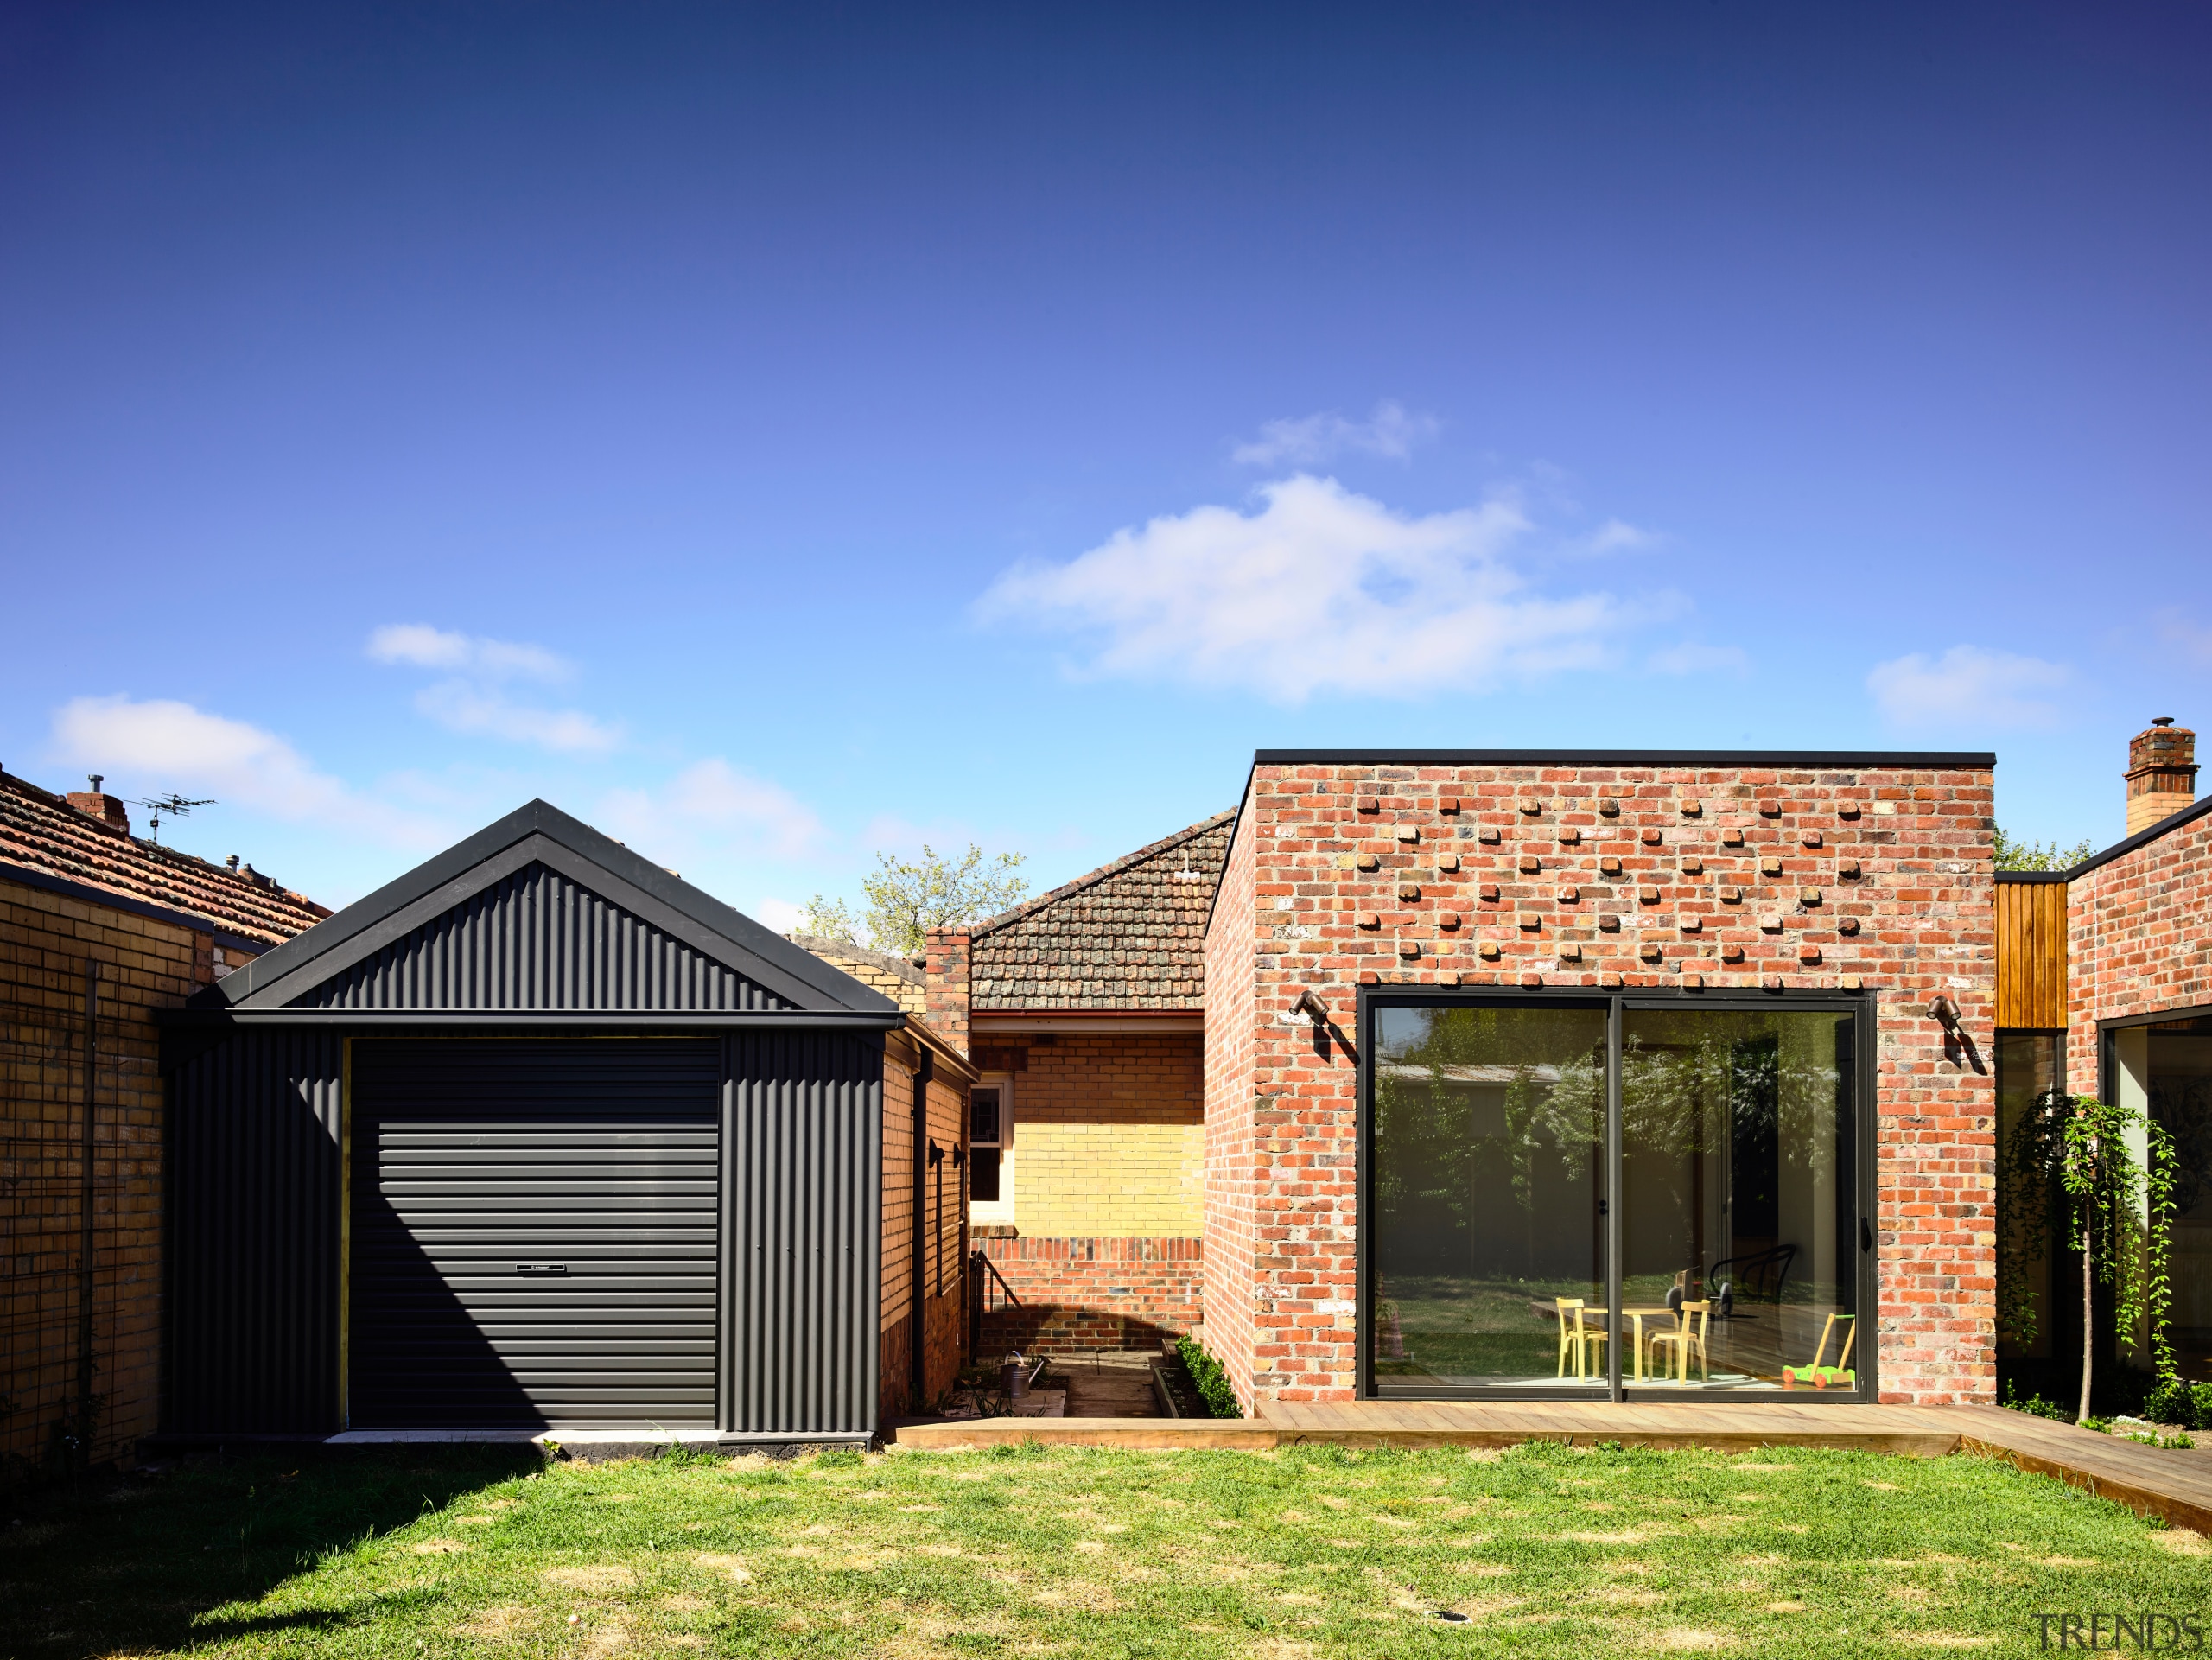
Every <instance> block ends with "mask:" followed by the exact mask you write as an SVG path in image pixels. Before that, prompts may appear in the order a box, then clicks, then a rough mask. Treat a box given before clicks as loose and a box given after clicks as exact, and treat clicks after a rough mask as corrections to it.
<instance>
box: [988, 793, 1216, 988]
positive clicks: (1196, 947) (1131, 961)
mask: <svg viewBox="0 0 2212 1660" xmlns="http://www.w3.org/2000/svg"><path fill="white" fill-rule="evenodd" d="M1234 817H1236V815H1235V813H1233V812H1224V813H1217V814H1215V815H1214V816H1213V817H1211V818H1209V819H1206V820H1205V821H1203V822H1202V823H1199V824H1193V825H1192V826H1191V827H1190V828H1189V829H1188V830H1178V831H1176V832H1175V834H1174V835H1173V836H1167V837H1166V838H1165V839H1164V840H1161V841H1158V842H1154V843H1153V844H1152V845H1151V846H1150V847H1145V848H1139V849H1137V850H1136V851H1135V853H1132V854H1129V855H1127V856H1126V857H1124V858H1120V859H1116V860H1115V861H1114V862H1113V863H1112V864H1109V865H1104V866H1102V867H1101V868H1098V869H1096V870H1094V871H1092V872H1091V873H1090V875H1087V876H1078V877H1077V878H1076V880H1075V881H1071V882H1070V883H1068V884H1067V885H1066V886H1065V887H1056V888H1054V889H1053V890H1052V892H1051V893H1049V894H1039V896H1038V897H1037V898H1035V899H1033V900H1030V901H1029V902H1028V903H1027V904H1026V905H1020V906H1015V907H1014V909H1013V910H1011V911H1008V912H1007V913H1005V914H1004V915H1002V916H996V917H993V918H992V919H990V920H989V921H988V922H984V923H979V924H978V925H976V929H975V931H974V933H973V935H972V943H971V944H970V946H969V1007H970V1008H973V1009H976V1010H978V1011H980V1010H984V1009H1008V1008H1039V1009H1043V1008H1161V1009H1196V1008H1203V1007H1204V1006H1205V956H1204V952H1205V926H1206V912H1207V910H1208V909H1209V908H1210V907H1211V906H1212V904H1213V890H1214V887H1215V886H1216V885H1217V883H1218V882H1219V881H1221V863H1222V861H1223V859H1224V858H1225V857H1227V856H1228V853H1229V827H1230V820H1231V819H1232V818H1234Z"/></svg>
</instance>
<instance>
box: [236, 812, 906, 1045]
mask: <svg viewBox="0 0 2212 1660" xmlns="http://www.w3.org/2000/svg"><path fill="white" fill-rule="evenodd" d="M214 993H215V995H218V996H219V998H220V999H221V1002H222V1003H223V1004H226V1005H228V1006H229V1007H230V1008H232V1009H234V1010H236V1011H238V1012H239V1013H242V1014H246V1013H251V1014H267V1015H271V1016H274V1015H277V1014H279V1013H280V1012H281V1013H283V1014H321V1015H322V1016H324V1017H326V1018H327V1017H336V1018H340V1019H344V1018H348V1017H353V1018H358V1017H360V1016H365V1015H379V1014H381V1015H392V1014H407V1015H410V1016H422V1015H430V1016H433V1017H435V1016H439V1015H448V1016H450V1015H467V1016H471V1017H475V1018H482V1017H485V1016H498V1015H505V1014H533V1015H556V1016H557V1015H575V1014H594V1015H621V1016H634V1015H639V1014H652V1015H656V1016H659V1015H668V1014H682V1015H694V1016H697V1015H711V1016H715V1017H716V1018H717V1019H718V1020H728V1019H730V1018H733V1017H737V1018H744V1019H748V1020H750V1019H759V1018H762V1017H766V1018H767V1019H769V1020H771V1021H772V1020H777V1019H790V1018H792V1017H798V1018H801V1019H804V1017H807V1016H823V1015H833V1016H836V1015H842V1016H859V1017H866V1018H868V1020H869V1021H872V1022H874V1023H880V1024H883V1025H895V1024H897V1022H898V1019H899V1010H898V1006H897V1005H896V1004H895V1003H893V1002H892V1001H891V1000H890V999H889V998H887V997H886V996H884V995H882V994H881V993H880V992H878V991H875V990H874V989H871V988H869V987H868V986H865V985H863V984H861V983H860V982H859V981H857V980H855V979H854V978H853V977H852V976H850V975H849V974H845V973H842V972H841V971H839V970H837V969H836V968H834V967H833V966H831V965H830V964H827V963H825V962H823V960H822V959H821V958H820V957H816V956H814V955H813V954H812V953H811V952H810V951H805V950H803V949H802V948H801V947H799V946H798V945H795V944H791V941H789V940H787V939H785V938H783V937H782V936H780V935H779V934H777V933H775V932H772V931H771V930H769V929H767V928H765V927H763V926H761V925H760V924H759V923H757V922H755V921H753V919H751V918H750V917H747V916H744V915H742V914H741V913H738V912H737V911H734V910H733V909H731V908H730V907H729V906H727V905H725V904H723V903H722V902H721V900H718V899H715V897H713V895H711V894H706V893H704V892H702V891H701V890H700V889H698V888H696V887H692V886H691V884H690V883H689V882H687V881H683V879H682V878H680V877H678V876H677V875H674V874H673V873H671V872H670V871H667V870H664V869H663V868H661V867H660V866H658V865H657V864H654V863H652V862H650V861H648V860H646V859H643V858H640V857H639V855H637V854H634V853H632V852H631V851H630V849H627V848H626V847H624V846H623V845H622V844H621V843H619V842H616V841H614V840H613V838H611V837H609V836H603V835H601V833H600V832H599V831H597V830H594V829H592V827H591V826H590V825H588V824H583V823H582V822H581V821H580V820H577V819H575V818H571V817H569V815H568V814H567V813H564V812H563V811H561V810H560V809H559V808H557V807H556V806H553V805H550V803H548V802H544V801H532V802H531V803H529V804H528V805H525V806H522V807H518V808H517V809H516V810H515V811H513V812H511V813H509V814H508V815H507V816H506V817H504V818H502V819H499V821H498V822H497V823H495V824H489V825H486V827H485V828H484V829H482V830H479V831H478V832H477V833H476V834H475V835H474V836H470V837H468V838H467V840H466V841H464V842H461V843H457V844H456V845H455V846H454V847H451V848H448V849H447V850H446V851H445V852H443V853H441V854H439V855H437V856H436V857H435V858H433V859H429V860H428V861H426V862H423V864H420V865H418V866H416V868H414V869H413V870H410V871H409V872H408V873H407V874H406V875H404V876H402V877H400V878H399V879H398V880H397V881H391V882H388V883H386V884H385V886H384V887H380V888H378V890H377V891H376V892H375V893H373V894H370V895H369V896H368V897H367V898H365V899H364V900H359V902H358V903H356V904H353V905H349V906H346V908H345V909H344V910H342V911H340V912H339V913H337V914H336V915H335V916H333V917H331V918H329V919H327V920H326V921H323V922H321V923H318V924H317V925H315V927H313V928H311V929H309V930H308V932H306V933H303V934H302V935H300V936H299V937H298V938H295V939H292V940H290V941H288V942H287V943H286V944H283V945H280V946H278V947H277V949H276V950H275V951H270V952H269V953H268V954H267V955H266V956H264V957H259V958H257V959H256V960H255V961H254V962H252V963H251V964H248V965H247V966H246V967H245V968H244V969H242V970H238V972H237V973H235V974H232V976H230V977H229V978H228V979H226V980H224V981H222V982H221V983H219V985H218V986H217V987H215V988H214ZM202 995H203V996H205V995H207V994H204V993H203V994H202Z"/></svg>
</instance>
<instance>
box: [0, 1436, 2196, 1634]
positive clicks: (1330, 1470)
mask: <svg viewBox="0 0 2212 1660" xmlns="http://www.w3.org/2000/svg"><path fill="white" fill-rule="evenodd" d="M7 1514H8V1515H9V1516H10V1517H13V1518H20V1519H16V1520H14V1521H12V1522H11V1523H10V1525H7V1526H5V1527H4V1528H0V1654H4V1655H7V1656H10V1657H22V1660H36V1657H47V1656H52V1657H63V1656H67V1657H78V1656H84V1655H95V1654H99V1655H105V1654H110V1653H116V1652H118V1651H120V1652H130V1653H168V1652H174V1651H178V1650H195V1651H200V1650H204V1651H207V1652H211V1653H223V1654H264V1653H267V1654H277V1653H282V1654H313V1655H318V1656H321V1655H331V1656H337V1655H380V1656H387V1657H401V1660H405V1657H414V1656H422V1655H456V1654H463V1653H467V1654H472V1655H474V1654H482V1655H493V1656H499V1655H506V1654H551V1655H563V1656H568V1655H574V1656H580V1657H610V1656H613V1655H616V1654H649V1653H670V1652H680V1651H684V1650H692V1651H700V1652H709V1653H721V1654H748V1655H749V1654H774V1655H804V1656H807V1657H824V1656H833V1655H855V1656H857V1655H897V1656H944V1657H975V1656H984V1655H1005V1656H1008V1657H1016V1656H1045V1655H1114V1656H1119V1655H1158V1656H1162V1657H1166V1656H1176V1657H1183V1656H1198V1657H1204V1656H1230V1655H1236V1656H1255V1657H1261V1660H1302V1657H1313V1660H1325V1657H1331V1656H1337V1655H1375V1656H1383V1655H1389V1656H1394V1657H1395V1656H1407V1655H1428V1654H1439V1655H1443V1654H1475V1653H1480V1654H1497V1653H1504V1652H1513V1653H1519V1654H1529V1655H1538V1654H1544V1655H1551V1654H1577V1655H1580V1654H1621V1655H1631V1654H1633V1655H1646V1654H1649V1653H1652V1652H1654V1651H1665V1650H1688V1651H1698V1650H1713V1651H1720V1652H1730V1653H1735V1654H1739V1655H1745V1656H1783V1655H1787V1656H1814V1655H1836V1656H1846V1655H1848V1656H1853V1657H1859V1656H1865V1655H1869V1654H1891V1653H1896V1654H1915V1653H1920V1654H1924V1653H1926V1652H1928V1651H1929V1649H1931V1648H1938V1649H1940V1648H1980V1649H1981V1650H1983V1651H1985V1652H1989V1653H1994V1654H2026V1653H2032V1652H2036V1651H2037V1624H2036V1620H2035V1619H2034V1616H2035V1615H2036V1614H2037V1613H2038V1612H2065V1611H2075V1612H2082V1613H2085V1614H2086V1613H2088V1612H2091V1611H2092V1610H2100V1611H2104V1612H2110V1611H2112V1610H2114V1609H2119V1610H2122V1611H2127V1612H2133V1611H2134V1610H2136V1609H2139V1608H2141V1607H2144V1606H2152V1607H2156V1608H2159V1609H2164V1610H2169V1611H2172V1612H2184V1613H2194V1614H2196V1615H2198V1616H2200V1617H2201V1618H2202V1619H2203V1621H2204V1623H2205V1624H2206V1625H2212V1558H2208V1557H2207V1555H2205V1545H2204V1542H2202V1541H2201V1540H2198V1539H2197V1538H2196V1536H2194V1535H2189V1534H2175V1533H2162V1532H2160V1531H2158V1530H2155V1529H2153V1528H2152V1527H2151V1526H2150V1525H2148V1524H2146V1523H2144V1522H2142V1521H2141V1520H2139V1519H2138V1518H2137V1517H2134V1516H2133V1515H2132V1514H2130V1513H2129V1512H2127V1511H2123V1510H2121V1509H2120V1508H2119V1507H2118V1506H2116V1505H2113V1504H2107V1503H2104V1502H2102V1501H2100V1500H2096V1499H2092V1498H2086V1497H2084V1496H2082V1495H2081V1494H2079V1493H2076V1492H2074V1491H2069V1490H2068V1489H2065V1488H2063V1487H2061V1486H2059V1485H2056V1484H2055V1483H2052V1482H2050V1481H2047V1480H2044V1479H2038V1478H2035V1477H2031V1476H2024V1475H2022V1474H2019V1473H2018V1472H2016V1471H2014V1470H2012V1469H2011V1468H2010V1467H2009V1466H2004V1465H2001V1464H1998V1463H1994V1462H1988V1461H1984V1460H1973V1459H1966V1458H1952V1459H1942V1460H1927V1461H1920V1460H1902V1459H1886V1458H1881V1457H1876V1456H1873V1455H1870V1454H1862V1453H1834V1452H1800V1451H1770V1452H1767V1453H1763V1454H1759V1455H1757V1456H1753V1457H1746V1458H1740V1459H1732V1458H1724V1457H1721V1456H1719V1455H1717V1454H1708V1453H1643V1452H1633V1451H1631V1452H1620V1451H1611V1450H1605V1449H1599V1450H1597V1451H1593V1452H1578V1451H1570V1450H1567V1449H1564V1448H1560V1447H1551V1446H1548V1445H1541V1444H1532V1445H1530V1446H1528V1447H1521V1448H1517V1449H1515V1450H1513V1451H1511V1452H1508V1453H1503V1454H1502V1455H1500V1454H1497V1453H1476V1454H1469V1453H1450V1452H1440V1453H1365V1454H1347V1453H1342V1452H1339V1451H1338V1450H1336V1449H1332V1448H1320V1449H1313V1450H1299V1451H1286V1452H1283V1453H1279V1454H1251V1453H1173V1454H1169V1453H1103V1452H1091V1451H1087V1450H1079V1449H1063V1450H1055V1451H1050V1452H1047V1451H1040V1450H1038V1449H1034V1448H1027V1449H1023V1450H1020V1451H1015V1450H1014V1449H1010V1448H1009V1449H1001V1451H998V1452H995V1453H990V1454H988V1455H986V1454H893V1455H889V1456H879V1457H868V1458H865V1459H863V1458H861V1457H860V1456H859V1455H857V1454H854V1453H843V1454H829V1455H825V1456H823V1457H818V1458H812V1459H806V1460H798V1461H795V1462H790V1463H775V1462H770V1461H766V1460H759V1459H747V1460H739V1461H737V1462H735V1463H730V1462H727V1461H709V1460H675V1459H670V1460H656V1461H650V1462H631V1463H622V1464H612V1465H598V1466H591V1465H582V1464H563V1465H555V1466H544V1467H539V1466H535V1465H527V1466H526V1465H524V1463H523V1462H522V1461H521V1460H518V1459H517V1458H516V1457H514V1456H512V1455H506V1454H493V1453H482V1452H479V1453H463V1454H458V1455H457V1454H455V1453H449V1452H447V1451H445V1450H443V1449H440V1451H439V1453H438V1455H437V1456H431V1455H429V1453H418V1452H413V1451H411V1450H410V1451H408V1452H391V1451H377V1452H368V1453H351V1454H347V1455H345V1456H340V1455H336V1454H332V1453H319V1454H315V1455H313V1456H311V1457H309V1456H307V1455H297V1456H294V1457H292V1458H289V1459H282V1460H265V1459H264V1460H251V1461H245V1462H239V1461H231V1462H226V1463H217V1462H215V1461H213V1460H199V1461H194V1462H190V1463H187V1464H185V1465H182V1466H179V1467H177V1468H175V1469H174V1470H172V1471H170V1472H168V1473H166V1474H163V1475H162V1476H159V1477H157V1478H154V1479H146V1480H140V1481H135V1482H132V1483H130V1484H129V1485H124V1486H122V1487H119V1488H110V1489H106V1490H104V1491H98V1492H91V1491H88V1492H86V1493H85V1494H82V1495H79V1496H74V1497H73V1496H70V1495H67V1494H50V1495H48V1496H47V1497H45V1498H39V1499H35V1500H31V1499H18V1500H16V1501H15V1503H14V1504H12V1505H11V1506H10V1509H9V1511H8V1512H7ZM1437 1608H1450V1609H1456V1610H1461V1611H1464V1612H1467V1613H1469V1614H1471V1615H1473V1616H1474V1620H1473V1622H1472V1623H1471V1624H1470V1625H1464V1626H1459V1627H1456V1628H1455V1627H1452V1626H1447V1625H1444V1624H1442V1623H1441V1622H1439V1621H1438V1620H1436V1619H1433V1617H1432V1616H1431V1615H1430V1613H1429V1612H1428V1611H1430V1610H1433V1609H1437ZM2108 1630H2109V1627H2107V1631H2108ZM2055 1646H2056V1645H2055V1641H2054V1647H2055Z"/></svg>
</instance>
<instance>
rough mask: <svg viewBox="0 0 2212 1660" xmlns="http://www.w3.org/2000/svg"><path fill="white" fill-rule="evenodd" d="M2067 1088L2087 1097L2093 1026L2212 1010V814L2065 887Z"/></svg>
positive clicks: (2093, 1071)
mask: <svg viewBox="0 0 2212 1660" xmlns="http://www.w3.org/2000/svg"><path fill="white" fill-rule="evenodd" d="M2067 959H2068V963H2069V972H2068V976H2067V1015H2068V1019H2067V1025H2068V1028H2069V1029H2068V1033H2067V1054H2066V1078H2067V1087H2068V1088H2069V1089H2070V1090H2073V1091H2075V1092H2076V1093H2078V1094H2084V1095H2087V1094H2094V1092H2095V1091H2096V1090H2097V1089H2098V1088H2099V1087H2100V1085H2099V1080H2098V1077H2097V1022H2098V1021H2110V1020H2120V1019H2123V1018H2125V1017H2126V1016H2127V1015H2130V1014H2150V1013H2152V1011H2153V1010H2157V1009H2164V1008H2190V1007H2201V1006H2202V1005H2205V1004H2212V815H2207V816H2206V817H2202V818H2198V819H2196V820H2195V821H2193V822H2191V823H2190V824H2183V825H2182V826H2180V827H2179V828H2178V829H2177V830H2169V831H2168V832H2167V833H2166V834H2165V835H2164V836H2159V837H2158V838H2157V839H2156V840H2155V841H2151V842H2146V843H2144V845H2143V846H2141V847H2139V848H2137V849H2135V850H2134V851H2133V853H2129V854H2126V855H2123V856H2122V857H2120V858H2118V859H2115V860H2113V862H2111V863H2110V864H2108V865H2101V866H2099V867H2098V868H2096V869H2094V870H2092V871H2091V872H2090V873H2089V874H2088V875H2086V876H2082V877H2080V878H2078V879H2076V880H2075V881H2072V882H2070V883H2069V884H2068V885H2067Z"/></svg>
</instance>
